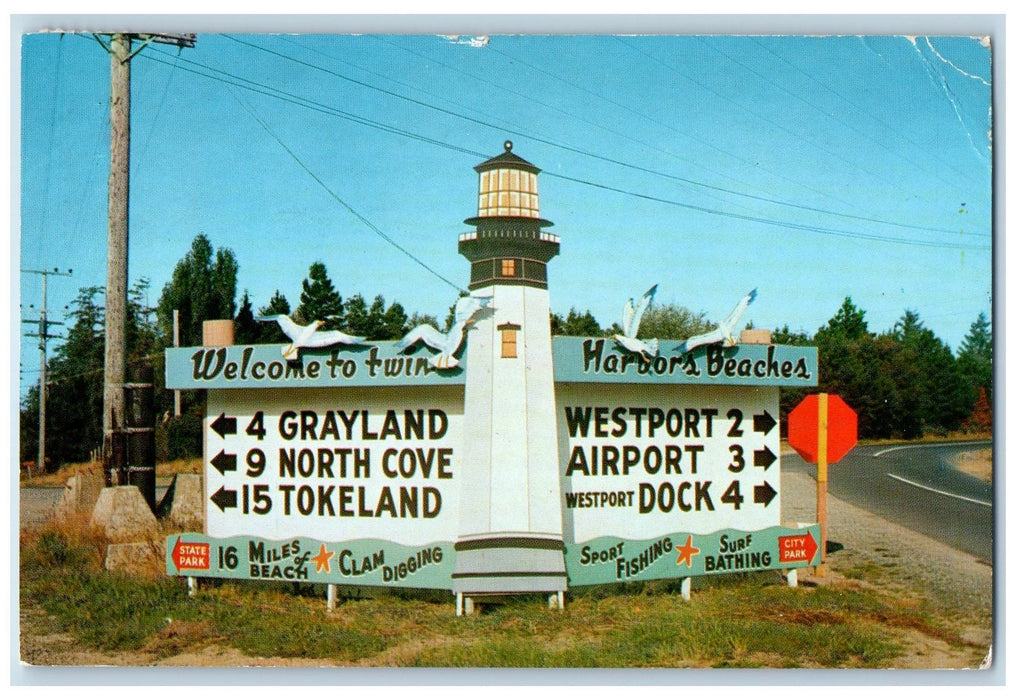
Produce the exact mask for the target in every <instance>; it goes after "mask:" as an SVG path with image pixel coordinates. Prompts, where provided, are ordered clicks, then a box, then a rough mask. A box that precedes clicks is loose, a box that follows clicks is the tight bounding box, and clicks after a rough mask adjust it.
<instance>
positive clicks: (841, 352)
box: [20, 234, 992, 471]
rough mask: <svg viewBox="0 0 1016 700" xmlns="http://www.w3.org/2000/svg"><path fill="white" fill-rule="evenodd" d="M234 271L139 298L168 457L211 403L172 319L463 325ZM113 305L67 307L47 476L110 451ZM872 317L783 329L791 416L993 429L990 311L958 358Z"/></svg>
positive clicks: (187, 330)
mask: <svg viewBox="0 0 1016 700" xmlns="http://www.w3.org/2000/svg"><path fill="white" fill-rule="evenodd" d="M238 271H239V264H238V263H237V260H236V257H235V255H234V254H233V252H232V251H230V250H229V249H219V250H217V251H216V250H214V248H213V246H212V244H211V242H210V241H209V239H208V237H207V236H205V235H204V234H201V235H199V236H197V237H196V238H195V239H194V241H193V242H192V245H191V249H190V251H188V253H187V254H186V255H185V256H184V257H183V259H181V260H180V261H179V262H178V263H177V265H176V267H175V268H174V270H173V275H172V278H171V279H170V281H169V282H168V283H167V284H166V285H165V286H164V287H163V289H162V293H161V295H160V296H159V299H158V302H157V304H156V305H155V306H154V307H148V306H147V305H146V303H145V300H146V299H147V297H148V291H149V283H148V281H147V280H145V279H142V280H141V281H140V282H138V283H137V284H135V285H134V287H132V289H131V290H130V295H129V300H128V309H127V311H128V313H127V350H128V356H127V360H128V363H141V362H144V363H151V364H152V365H153V366H154V368H155V381H156V397H157V398H156V400H157V413H158V415H159V416H160V418H159V420H158V425H157V426H156V442H157V449H158V456H159V459H160V460H165V459H174V458H177V457H186V456H192V455H198V454H200V451H201V425H202V416H203V414H204V404H205V396H204V392H203V391H184V392H181V395H182V396H181V404H182V411H181V413H182V415H180V416H173V392H172V391H167V390H165V387H164V386H163V383H164V377H165V371H164V350H165V349H166V348H167V347H171V346H172V345H173V311H174V310H177V311H178V314H179V335H180V345H182V346H196V345H201V344H202V338H201V335H202V331H201V327H202V322H203V321H205V320H209V319H223V318H233V319H234V335H235V341H236V343H238V344H254V343H282V342H286V337H285V336H284V335H283V334H282V332H281V331H280V330H279V328H278V325H277V324H275V323H264V322H258V321H256V320H255V318H256V317H257V316H273V315H277V314H286V315H289V316H291V317H292V318H293V319H294V320H296V321H297V322H298V323H308V322H310V321H313V320H322V321H325V326H324V327H325V328H333V329H338V330H343V331H346V332H347V333H351V334H353V335H359V336H364V337H366V338H368V339H369V340H394V339H397V338H400V337H402V336H403V335H404V334H405V333H407V332H408V331H409V330H410V329H411V328H413V327H414V326H416V325H417V324H420V323H429V324H431V325H433V326H434V327H436V328H439V329H442V328H445V329H446V328H447V327H448V326H449V325H451V322H452V318H453V313H452V311H453V307H452V308H449V309H448V312H447V315H446V317H445V319H444V322H443V323H442V322H438V320H437V319H436V318H435V317H434V316H430V315H421V314H418V313H413V314H412V315H410V314H408V313H407V312H406V309H405V308H404V307H403V306H402V304H400V303H399V302H397V301H395V302H392V303H391V304H387V303H386V301H385V299H384V298H383V297H382V296H380V295H378V296H375V297H374V298H373V299H372V300H371V301H370V302H369V303H368V301H367V299H366V298H365V297H364V296H362V295H360V294H354V295H352V296H351V297H349V298H348V299H343V298H342V295H341V294H340V292H339V291H338V290H337V289H335V286H334V284H333V283H332V281H331V279H330V278H329V276H328V270H327V268H326V266H325V264H324V263H322V262H314V263H313V264H312V265H311V266H310V269H309V271H308V274H307V277H306V278H304V280H303V282H302V284H301V288H300V293H299V301H298V304H297V305H296V308H295V309H294V308H292V306H291V304H290V302H289V300H288V299H287V297H286V296H285V295H284V294H283V293H282V292H281V291H279V290H276V291H275V293H274V294H273V296H272V297H271V298H270V299H269V300H268V302H267V303H265V304H264V305H261V306H259V307H258V308H257V310H256V311H255V308H254V304H253V302H252V300H251V299H250V295H249V294H248V293H247V291H244V293H243V295H242V296H241V297H240V301H239V305H237V303H236V300H237V275H238ZM103 297H104V289H103V288H102V287H86V288H83V289H81V290H80V292H79V294H78V297H77V298H76V299H75V300H74V302H73V303H72V304H71V308H72V310H71V311H70V314H69V317H70V319H71V322H70V323H69V324H68V330H67V338H66V341H65V342H64V343H63V344H62V345H61V346H60V347H59V348H58V349H57V350H56V351H55V353H54V354H53V357H52V358H51V359H50V361H49V365H48V374H49V378H48V393H47V404H46V405H47V421H46V425H47V433H46V437H47V440H46V452H47V455H48V458H49V459H48V462H49V463H48V464H47V469H49V470H51V471H52V470H55V469H56V468H57V467H58V466H59V465H60V464H62V463H65V462H76V461H84V460H86V459H87V458H88V455H89V453H90V451H91V450H92V449H94V448H96V447H99V446H100V445H101V444H102V396H103V362H104V345H105V313H104V308H103V307H102V305H101V301H102V299H103ZM864 314H865V312H864V311H863V310H861V309H858V308H857V307H856V306H855V305H854V304H853V302H852V301H851V299H850V298H849V297H848V298H847V299H846V300H845V301H844V302H843V305H842V306H841V307H840V309H839V310H838V311H837V312H836V314H835V316H833V318H831V319H830V320H829V321H828V323H826V324H825V325H823V326H822V327H821V328H819V330H818V331H817V332H816V333H815V335H814V336H808V335H807V334H806V333H803V332H791V331H790V330H789V329H788V327H787V326H784V327H783V328H782V329H777V330H775V331H774V332H773V342H774V343H778V344H787V345H815V346H817V347H818V351H819V378H820V383H819V386H818V387H817V389H815V388H809V389H807V390H802V389H784V390H782V391H781V395H780V413H781V419H785V417H786V414H787V412H789V410H790V409H792V408H793V407H794V406H795V405H796V404H797V403H798V402H799V401H800V399H801V398H802V397H803V396H804V395H805V394H806V393H811V392H813V391H816V390H817V391H825V392H829V393H837V394H840V395H841V396H843V397H844V399H845V400H846V401H847V403H849V404H850V405H851V406H853V407H854V408H855V409H856V410H857V412H858V416H859V432H860V437H862V438H904V439H910V438H916V437H921V436H923V435H928V434H932V435H937V434H945V433H948V432H953V431H957V430H968V431H971V432H985V431H989V430H990V429H991V399H992V331H991V325H990V323H989V321H988V319H987V317H986V316H985V315H984V314H983V313H982V314H980V315H979V316H978V317H977V319H976V320H975V321H974V322H973V323H972V324H971V326H970V331H969V332H968V333H967V335H966V337H965V338H964V340H963V343H962V344H961V345H960V348H959V351H958V353H956V354H954V353H953V352H952V351H951V350H950V348H949V346H948V345H946V344H944V343H943V342H942V341H941V340H940V339H939V338H937V337H936V336H935V334H934V333H933V332H932V331H931V330H929V329H927V328H925V327H924V325H923V323H922V322H921V320H920V318H919V317H918V315H917V313H916V312H914V311H906V312H905V313H904V314H903V316H902V317H901V318H900V320H899V321H898V322H897V323H896V324H895V325H894V326H893V328H892V329H890V330H888V331H884V332H882V333H877V334H876V333H873V332H871V331H869V329H868V326H867V322H866V321H865V320H864ZM550 322H551V332H552V333H553V334H555V335H574V336H585V337H590V336H592V337H596V336H609V335H613V334H614V333H618V332H620V328H619V327H618V326H617V324H614V325H613V326H610V327H608V328H604V327H602V326H601V325H600V324H599V322H598V321H597V320H596V319H595V318H594V317H593V316H592V314H591V313H589V312H588V311H586V312H584V313H580V312H578V311H576V310H575V309H571V310H570V311H569V312H568V314H566V315H564V316H562V315H560V314H552V315H551V319H550ZM712 326H713V324H712V323H711V322H710V321H709V319H707V318H706V317H705V314H702V313H697V312H693V311H690V310H689V309H687V308H685V307H682V306H676V305H673V304H671V305H661V306H654V307H652V308H650V309H649V311H647V313H646V315H645V316H644V318H643V320H642V324H641V326H640V331H639V336H640V337H645V338H651V337H656V338H671V339H675V340H677V339H684V338H687V337H690V336H692V335H696V334H698V333H702V332H704V331H706V330H709V329H710V328H711V327H712ZM38 411H39V390H38V386H36V387H33V388H32V389H31V390H30V391H29V392H28V393H27V394H26V396H25V397H24V398H23V400H22V403H21V421H20V453H21V460H22V461H23V462H24V461H32V460H34V459H35V458H36V455H37V450H38Z"/></svg>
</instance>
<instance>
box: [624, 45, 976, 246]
mask: <svg viewBox="0 0 1016 700" xmlns="http://www.w3.org/2000/svg"><path fill="white" fill-rule="evenodd" d="M749 38H751V37H749ZM614 39H616V40H617V41H618V42H620V43H621V44H623V45H625V46H627V47H629V48H630V49H632V50H633V51H637V52H638V53H640V54H642V55H643V56H645V57H646V58H648V59H649V60H651V61H654V62H655V63H658V64H659V65H661V66H663V67H664V68H667V69H668V70H672V71H674V72H675V73H677V74H678V75H680V76H681V77H683V78H685V79H686V80H688V81H690V82H692V83H694V84H695V85H698V86H699V87H700V88H702V89H703V90H706V91H708V92H710V93H712V94H714V95H716V96H717V97H719V98H721V99H723V100H726V101H728V102H730V103H731V104H735V105H737V106H738V107H740V108H741V109H743V110H745V111H746V112H748V113H749V114H752V115H754V116H755V117H756V118H758V119H761V120H763V121H765V122H767V123H769V124H772V125H773V126H775V127H777V128H778V129H780V130H782V131H784V132H786V133H787V134H790V135H791V136H794V137H795V138H800V139H804V140H808V139H807V138H806V137H803V136H801V135H800V134H796V133H794V132H792V131H790V130H789V129H787V128H786V127H785V126H783V125H782V124H779V123H778V122H775V121H773V120H771V119H768V118H766V117H765V116H763V115H760V114H758V113H756V112H754V111H752V110H749V109H747V108H746V107H744V106H743V105H740V104H738V103H737V102H735V101H733V100H731V99H730V98H728V97H726V96H724V95H722V94H721V93H719V92H717V91H716V90H713V89H712V88H710V87H709V86H708V85H705V84H703V83H701V82H699V81H697V80H695V79H694V78H692V77H691V76H689V75H687V74H685V73H682V72H681V71H679V70H677V69H676V68H674V67H673V66H671V65H670V64H669V63H665V62H664V61H661V60H660V59H658V58H657V57H655V56H653V55H652V54H650V53H647V52H646V51H643V50H642V49H641V48H639V47H637V46H633V45H632V44H631V43H630V42H627V41H625V40H624V39H623V38H622V37H614ZM763 48H764V47H763ZM808 77H811V76H808ZM820 84H821V83H820ZM851 128H853V127H851ZM855 131H856V129H855ZM859 133H860V132H859ZM862 135H863V134H862ZM810 143H814V141H810ZM816 145H817V144H816ZM878 145H880V146H881V144H878ZM819 148H821V146H819ZM883 148H884V147H883ZM822 150H825V151H826V153H829V154H830V155H832V156H834V157H840V156H837V155H836V154H835V153H832V152H830V151H828V150H826V149H824V148H823V149H822ZM846 162H849V161H846ZM922 172H923V169H922ZM932 175H933V176H934V177H935V178H936V179H938V180H939V181H941V182H943V183H945V184H947V185H949V186H951V187H952V186H954V184H953V183H951V182H948V181H946V180H944V179H942V178H941V177H939V176H938V175H937V174H936V173H932ZM689 182H691V181H689ZM693 184H697V185H699V186H701V187H709V188H711V189H718V190H720V191H723V192H730V193H731V194H734V195H737V196H739V197H747V198H749V199H754V200H758V201H762V202H769V203H770V204H778V205H780V206H785V207H792V208H795V209H803V210H805V211H813V212H815V213H818V214H831V215H833V216H840V217H843V218H847V219H854V220H857V221H867V222H870V223H875V224H887V225H889V226H897V227H900V228H909V229H914V230H918V231H929V232H933V233H959V232H958V231H956V230H954V229H946V228H938V227H935V226H921V225H918V224H907V223H902V222H899V221H891V220H889V219H880V218H877V217H872V216H860V215H857V214H848V213H847V212H842V211H835V210H832V209H826V208H822V207H811V206H807V205H805V204H797V203H794V202H788V201H785V200H780V199H773V198H770V197H760V196H758V195H752V194H747V193H744V192H737V191H734V190H728V189H724V188H722V187H716V186H714V185H705V184H702V183H693ZM969 235H972V236H983V237H988V236H990V235H991V234H987V233H971V234H969Z"/></svg>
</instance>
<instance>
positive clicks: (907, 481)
mask: <svg viewBox="0 0 1016 700" xmlns="http://www.w3.org/2000/svg"><path fill="white" fill-rule="evenodd" d="M990 446H991V442H990V441H977V442H964V443H942V444H928V443H921V444H919V445H895V446H884V445H883V446H866V447H857V448H855V449H854V450H852V451H851V452H850V454H849V455H847V456H846V457H845V458H844V459H843V460H842V461H841V462H839V463H838V464H833V465H830V467H829V493H831V494H833V495H835V496H836V497H837V498H841V499H843V500H845V501H847V502H849V503H852V504H854V505H856V506H859V507H861V508H864V509H865V510H867V511H869V512H871V513H874V514H876V515H879V516H881V517H883V518H885V519H886V520H889V521H891V522H895V523H899V524H900V525H903V526H905V527H908V528H910V529H912V530H916V531H917V532H920V533H923V534H925V535H928V536H929V537H932V538H934V539H936V540H938V541H939V542H942V543H943V544H947V545H949V546H950V547H955V548H957V549H960V550H962V551H964V552H967V553H969V554H972V555H973V556H975V557H977V558H978V559H981V560H983V561H984V562H986V563H989V564H990V563H991V562H992V560H993V559H992V547H993V525H994V510H993V508H992V505H991V504H992V503H993V489H992V485H991V484H988V483H985V482H983V481H981V480H980V479H977V478H975V477H973V476H970V475H968V474H964V473H963V472H961V471H959V470H957V469H955V468H954V467H953V466H952V465H950V464H949V461H948V460H949V458H950V457H951V456H953V455H955V454H958V453H961V452H965V451H968V450H974V449H983V448H985V447H990ZM782 468H783V469H790V470H800V471H807V472H808V473H809V474H811V475H812V477H813V478H814V475H815V466H814V465H812V464H805V463H804V461H803V460H802V459H801V458H800V457H798V456H797V455H796V454H795V455H784V456H783V458H782Z"/></svg>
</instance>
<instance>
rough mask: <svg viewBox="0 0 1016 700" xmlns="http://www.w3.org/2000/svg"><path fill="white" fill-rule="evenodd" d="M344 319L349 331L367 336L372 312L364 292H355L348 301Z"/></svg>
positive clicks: (346, 328) (351, 333) (352, 333)
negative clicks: (364, 297)
mask: <svg viewBox="0 0 1016 700" xmlns="http://www.w3.org/2000/svg"><path fill="white" fill-rule="evenodd" d="M344 320H345V323H344V325H345V330H346V332H347V333H349V334H350V335H359V336H363V337H367V334H368V333H369V331H370V312H369V311H368V309H367V302H366V301H364V299H363V295H362V294H354V295H353V296H351V297H349V299H348V300H347V301H346V314H345V319H344Z"/></svg>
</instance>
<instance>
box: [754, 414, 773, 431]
mask: <svg viewBox="0 0 1016 700" xmlns="http://www.w3.org/2000/svg"><path fill="white" fill-rule="evenodd" d="M752 427H753V428H754V429H755V432H756V433H762V434H763V435H768V434H769V431H770V430H772V429H773V428H774V427H776V421H775V420H774V419H773V417H772V416H771V415H769V411H764V412H762V413H756V414H755V415H754V416H752Z"/></svg>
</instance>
